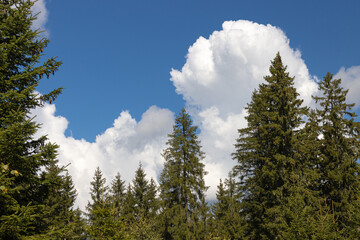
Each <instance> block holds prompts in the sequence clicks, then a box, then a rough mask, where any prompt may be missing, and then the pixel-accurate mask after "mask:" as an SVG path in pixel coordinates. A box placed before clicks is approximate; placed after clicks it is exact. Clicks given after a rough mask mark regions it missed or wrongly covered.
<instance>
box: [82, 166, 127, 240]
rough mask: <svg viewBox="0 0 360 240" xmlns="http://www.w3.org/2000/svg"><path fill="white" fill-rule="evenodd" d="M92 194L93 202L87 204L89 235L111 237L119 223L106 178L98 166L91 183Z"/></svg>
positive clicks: (92, 236) (103, 237)
mask: <svg viewBox="0 0 360 240" xmlns="http://www.w3.org/2000/svg"><path fill="white" fill-rule="evenodd" d="M90 184H91V188H90V196H91V200H92V202H89V203H88V205H87V207H86V208H87V210H88V214H87V215H88V229H87V232H88V235H89V237H90V238H92V239H109V238H110V239H111V237H113V236H115V234H116V230H117V227H118V226H117V225H118V224H119V223H120V222H119V221H116V219H115V215H116V212H115V211H114V209H113V208H112V207H111V202H110V198H109V194H108V190H109V188H108V186H106V185H105V184H106V179H105V178H104V177H103V175H102V172H101V170H100V168H99V167H97V168H96V170H95V173H94V177H93V181H92V182H91V183H90Z"/></svg>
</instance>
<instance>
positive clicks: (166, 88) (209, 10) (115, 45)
mask: <svg viewBox="0 0 360 240" xmlns="http://www.w3.org/2000/svg"><path fill="white" fill-rule="evenodd" d="M46 7H47V9H48V11H49V17H48V22H47V24H46V28H47V29H48V31H49V33H50V35H49V38H50V40H51V43H50V45H49V47H48V49H47V56H59V59H60V60H62V61H63V66H62V67H61V69H60V71H59V72H57V74H56V76H55V77H54V79H55V81H51V82H49V81H43V84H42V85H41V88H40V90H43V89H44V90H45V89H50V88H53V87H56V86H63V87H64V88H65V91H64V93H63V95H62V96H60V97H59V99H58V101H57V113H58V114H60V115H62V116H66V118H67V119H68V120H69V122H70V125H69V129H68V130H67V134H70V131H71V132H72V134H73V136H75V137H78V138H85V139H87V140H89V141H93V140H94V139H95V137H96V135H97V134H100V133H101V132H103V131H105V129H106V128H108V127H110V126H111V124H112V122H113V119H115V118H116V117H117V116H118V115H119V112H121V111H122V110H129V111H130V112H131V114H132V115H133V116H134V117H135V118H136V119H140V117H141V114H142V113H143V112H145V111H146V109H147V108H148V107H150V106H151V105H157V106H160V107H165V108H169V109H171V110H172V111H174V112H178V111H179V110H180V108H181V107H182V106H183V105H184V101H183V100H182V96H179V95H178V94H176V93H175V88H174V86H173V84H172V83H171V82H170V81H169V78H170V75H169V72H170V70H171V68H175V69H179V68H181V67H182V65H183V64H184V63H185V55H186V54H187V49H188V48H189V46H191V45H192V44H193V43H194V42H195V41H196V39H197V38H198V37H199V36H203V37H208V36H209V35H210V34H211V33H212V32H213V31H215V30H220V29H221V25H222V23H223V22H224V21H227V20H240V19H244V20H250V21H254V22H257V23H260V24H271V25H273V26H277V27H279V28H281V29H282V30H283V31H284V32H285V34H286V35H287V37H288V38H289V39H290V46H291V47H292V48H296V49H299V50H300V51H301V54H302V57H303V59H304V61H305V63H306V64H307V66H308V68H309V71H310V73H311V74H312V75H316V76H318V77H320V78H321V77H322V76H324V75H325V74H326V72H328V71H329V72H332V73H336V72H337V71H338V70H339V69H340V67H343V66H344V67H350V66H353V65H358V64H360V62H359V59H360V58H359V53H360V44H359V42H360V32H359V31H358V28H359V24H360V15H359V14H358V13H359V11H360V2H359V1H292V2H291V3H290V2H289V1H229V0H227V1H209V0H207V1H202V0H198V1H168V0H167V1H138V0H134V1H92V0H91V1H66V0H63V1H54V0H49V1H46Z"/></svg>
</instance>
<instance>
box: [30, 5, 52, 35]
mask: <svg viewBox="0 0 360 240" xmlns="http://www.w3.org/2000/svg"><path fill="white" fill-rule="evenodd" d="M31 10H32V12H33V14H37V19H36V20H35V21H34V22H33V26H32V27H33V29H40V30H43V31H44V32H43V34H44V35H47V34H48V31H47V30H46V29H45V24H46V23H47V20H48V16H49V13H48V10H47V8H46V4H45V0H37V1H36V2H35V4H34V5H33V6H32V9H31Z"/></svg>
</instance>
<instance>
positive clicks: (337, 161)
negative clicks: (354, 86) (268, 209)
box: [313, 73, 360, 239]
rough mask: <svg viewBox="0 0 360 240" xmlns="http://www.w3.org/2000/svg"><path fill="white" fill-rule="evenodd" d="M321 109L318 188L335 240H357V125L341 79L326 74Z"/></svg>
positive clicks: (319, 100)
mask: <svg viewBox="0 0 360 240" xmlns="http://www.w3.org/2000/svg"><path fill="white" fill-rule="evenodd" d="M319 90H320V92H321V94H322V95H321V96H316V97H314V99H315V100H316V102H317V103H318V104H319V105H320V108H319V109H317V111H316V117H317V118H315V119H314V120H313V122H314V121H316V123H317V124H318V129H319V137H318V139H319V140H318V142H319V152H320V153H319V155H318V156H319V157H318V158H319V160H318V166H319V171H320V179H319V181H318V188H319V191H320V195H321V197H322V198H323V199H324V200H325V203H326V208H325V210H327V211H328V212H330V213H332V214H333V219H334V221H335V222H336V229H337V230H336V231H337V233H336V234H337V238H341V239H357V238H359V237H360V231H359V227H360V179H359V172H360V168H359V163H358V160H359V149H360V138H359V136H360V135H359V132H360V127H359V123H358V122H356V121H355V117H356V115H355V113H354V112H352V111H351V109H352V108H353V107H354V104H349V103H347V102H346V95H347V92H348V90H344V89H343V88H342V87H341V79H334V78H333V75H332V74H330V73H328V74H327V75H326V76H325V77H324V79H323V81H322V82H320V84H319Z"/></svg>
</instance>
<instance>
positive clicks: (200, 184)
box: [160, 108, 208, 239]
mask: <svg viewBox="0 0 360 240" xmlns="http://www.w3.org/2000/svg"><path fill="white" fill-rule="evenodd" d="M196 130H197V127H196V126H193V125H192V120H191V118H190V115H189V114H188V113H187V112H186V110H185V108H183V109H182V111H181V112H180V113H179V115H178V116H177V117H176V119H175V125H174V127H173V132H172V133H171V134H169V140H168V142H167V146H168V147H167V148H166V149H165V150H164V153H163V157H164V159H165V164H164V170H163V172H162V173H161V177H160V190H161V193H160V197H161V201H162V211H163V213H162V215H163V227H164V233H163V234H164V237H165V238H166V239H203V238H204V236H205V233H206V231H207V210H208V209H207V205H206V202H205V192H206V190H207V187H206V185H205V181H204V175H205V174H206V172H205V170H204V167H205V166H204V163H203V161H202V160H203V158H204V153H203V152H202V151H201V146H200V141H199V140H198V137H197V135H196Z"/></svg>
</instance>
